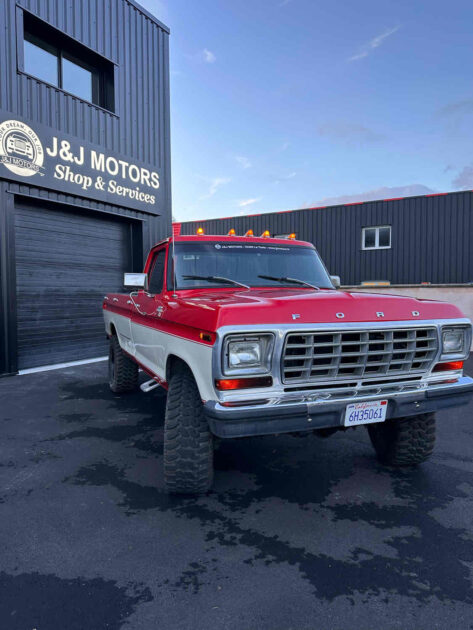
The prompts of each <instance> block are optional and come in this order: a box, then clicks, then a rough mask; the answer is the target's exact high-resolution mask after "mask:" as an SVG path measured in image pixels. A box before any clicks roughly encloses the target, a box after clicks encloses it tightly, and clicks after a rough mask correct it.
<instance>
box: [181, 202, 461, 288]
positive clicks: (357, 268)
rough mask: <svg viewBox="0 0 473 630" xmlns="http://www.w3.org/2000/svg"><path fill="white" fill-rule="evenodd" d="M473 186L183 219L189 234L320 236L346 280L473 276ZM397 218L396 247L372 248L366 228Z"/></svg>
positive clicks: (331, 264) (448, 280)
mask: <svg viewBox="0 0 473 630" xmlns="http://www.w3.org/2000/svg"><path fill="white" fill-rule="evenodd" d="M472 202H473V197H472V192H471V191H465V192H456V193H448V194H442V195H429V196H424V197H406V198H404V199H393V200H381V201H369V202H365V203H360V204H352V205H345V206H331V207H325V208H314V209H304V210H292V211H288V212H276V213H268V214H260V215H253V216H251V215H249V216H243V217H241V216H237V217H233V218H225V219H211V220H208V221H200V222H199V221H192V222H187V223H182V227H181V230H182V231H181V233H182V234H194V233H195V230H196V229H197V227H198V226H203V227H204V229H205V232H206V233H207V234H226V233H227V232H228V230H229V229H230V228H232V227H233V228H235V230H236V231H237V233H238V234H244V233H245V232H246V230H248V229H250V228H251V229H252V230H253V231H254V233H255V234H260V233H262V232H263V231H264V230H266V229H268V230H270V231H271V233H272V234H283V233H290V232H296V234H297V238H299V239H302V240H305V241H310V242H312V243H314V245H315V246H316V248H317V249H318V251H319V252H320V254H321V256H322V258H323V259H324V261H325V263H326V265H327V267H328V269H329V270H330V272H331V273H333V274H337V275H340V277H341V279H342V283H343V284H359V283H360V282H362V281H365V280H389V281H390V282H391V283H392V284H418V283H421V282H431V283H432V284H444V283H445V284H455V283H469V282H473V247H472V245H471V242H472V240H473V203H472ZM378 225H391V227H392V247H391V249H384V250H368V251H366V250H365V251H364V250H362V247H361V233H362V228H363V227H367V226H378Z"/></svg>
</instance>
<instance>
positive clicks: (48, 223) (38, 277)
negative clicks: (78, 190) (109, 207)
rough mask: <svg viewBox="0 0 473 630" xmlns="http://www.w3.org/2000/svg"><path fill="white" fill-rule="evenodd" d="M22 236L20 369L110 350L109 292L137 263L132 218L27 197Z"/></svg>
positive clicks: (19, 221)
mask: <svg viewBox="0 0 473 630" xmlns="http://www.w3.org/2000/svg"><path fill="white" fill-rule="evenodd" d="M15 236H16V238H15V244H16V261H17V262H16V278H17V280H16V281H17V319H18V363H19V369H24V368H31V367H37V366H42V365H53V364H55V363H64V362H67V361H77V360H81V359H88V358H93V357H99V356H104V355H105V354H106V353H107V343H106V340H105V337H104V335H105V333H104V326H103V319H102V308H101V305H102V299H103V296H104V294H105V293H107V292H109V291H112V292H113V291H115V292H116V291H121V290H123V272H124V271H129V270H130V269H131V225H130V223H128V222H124V221H120V220H116V219H114V218H108V217H107V218H104V216H103V215H98V214H92V213H78V212H76V211H75V210H74V209H71V211H69V210H56V209H54V208H43V207H37V206H26V205H22V206H17V207H16V213H15Z"/></svg>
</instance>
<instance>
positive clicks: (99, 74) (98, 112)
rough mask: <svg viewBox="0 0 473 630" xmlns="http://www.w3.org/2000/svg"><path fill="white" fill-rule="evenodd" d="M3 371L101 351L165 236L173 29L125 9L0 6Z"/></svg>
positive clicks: (21, 0)
mask: <svg viewBox="0 0 473 630" xmlns="http://www.w3.org/2000/svg"><path fill="white" fill-rule="evenodd" d="M0 32H1V33H2V37H1V38H0V374H2V373H3V374H6V373H15V372H16V371H18V370H22V369H26V368H32V367H35V366H43V365H51V364H57V363H62V362H70V361H75V360H82V359H88V358H93V357H99V356H102V355H104V354H105V353H106V346H105V339H104V334H103V323H102V316H101V301H102V296H103V295H104V293H106V292H108V291H117V290H120V289H121V288H122V279H123V272H124V271H129V270H132V271H139V270H141V268H142V264H143V257H144V255H145V254H146V253H147V251H148V249H149V247H150V246H151V245H152V244H153V243H155V242H157V241H158V240H160V239H161V238H163V237H165V236H167V235H168V234H170V232H171V189H170V183H171V182H170V138H169V59H168V39H169V31H168V29H167V28H166V27H165V26H164V25H163V24H161V23H160V22H159V21H158V20H157V19H156V18H155V17H153V16H152V15H150V14H149V13H148V12H146V11H145V10H144V9H143V8H141V7H140V6H139V5H138V4H137V3H136V2H134V0H80V2H63V1H62V0H61V1H60V2H57V0H41V2H38V1H37V0H2V2H0Z"/></svg>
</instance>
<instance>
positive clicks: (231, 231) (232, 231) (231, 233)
mask: <svg viewBox="0 0 473 630" xmlns="http://www.w3.org/2000/svg"><path fill="white" fill-rule="evenodd" d="M235 234H236V232H235V230H234V229H233V228H231V230H228V234H227V236H235Z"/></svg>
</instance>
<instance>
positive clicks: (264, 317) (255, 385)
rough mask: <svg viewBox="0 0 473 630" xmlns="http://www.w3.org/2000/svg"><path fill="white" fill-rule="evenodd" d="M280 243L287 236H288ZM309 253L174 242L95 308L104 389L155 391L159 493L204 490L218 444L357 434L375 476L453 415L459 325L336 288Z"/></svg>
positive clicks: (463, 344)
mask: <svg viewBox="0 0 473 630" xmlns="http://www.w3.org/2000/svg"><path fill="white" fill-rule="evenodd" d="M291 236H292V237H294V236H295V235H291ZM337 280H338V279H337V278H336V277H331V276H329V274H328V272H327V270H326V268H325V266H324V264H323V263H322V261H321V259H320V257H319V255H318V253H317V251H316V250H315V248H314V247H313V245H312V244H311V243H305V242H302V241H296V240H295V238H293V239H291V238H288V239H275V238H270V237H269V234H268V233H264V234H263V235H262V236H261V237H255V236H253V235H252V233H247V234H246V235H245V236H236V235H234V234H232V235H229V236H206V235H203V234H199V235H195V236H177V237H174V239H167V240H165V241H163V242H162V243H159V244H158V245H156V246H155V247H153V249H152V250H151V251H150V253H149V256H148V259H147V261H146V265H145V269H144V273H143V274H125V285H126V286H128V287H132V288H133V291H132V292H131V293H129V294H110V295H107V296H106V297H105V299H104V302H103V309H104V311H103V312H104V317H105V328H106V332H107V335H108V337H109V339H110V359H109V374H110V387H111V389H112V391H113V392H117V393H122V392H126V391H131V390H133V389H135V388H136V387H137V386H138V369H139V368H141V369H142V370H143V371H144V372H146V373H147V374H148V375H149V376H150V377H151V380H150V381H148V382H146V383H144V384H143V385H142V386H141V388H142V389H143V391H149V390H150V389H152V388H153V387H155V386H157V385H158V384H159V385H161V386H162V387H164V388H165V389H167V390H168V394H167V403H166V417H165V432H164V473H165V483H166V488H167V490H168V491H169V492H173V493H199V492H205V491H207V490H208V489H209V488H210V486H211V484H212V479H213V441H214V436H217V437H218V438H232V437H244V436H254V435H265V434H277V433H297V434H300V433H301V432H305V433H307V434H309V432H314V431H315V432H317V433H318V434H319V435H322V436H325V435H329V434H330V433H332V432H335V431H338V430H345V429H347V428H349V427H357V426H359V425H363V424H364V425H366V426H367V428H368V431H369V435H370V438H371V441H372V443H373V446H374V448H375V450H376V453H377V455H378V458H379V459H380V460H381V461H382V462H384V463H386V464H388V465H414V464H418V463H420V462H423V461H424V460H426V459H427V458H428V457H429V455H430V454H431V452H432V449H433V446H434V441H435V416H434V413H435V412H436V411H438V410H441V409H444V408H446V407H454V406H461V405H464V404H466V403H467V402H468V401H469V399H470V397H471V395H472V393H473V379H471V378H469V377H467V376H464V375H463V362H464V360H465V359H467V358H468V354H469V349H470V346H471V334H472V333H471V323H470V321H469V320H468V319H467V318H465V317H464V315H463V314H462V313H461V311H460V310H459V309H458V308H457V307H456V306H454V305H452V304H446V303H443V302H436V301H429V300H417V299H413V298H407V297H398V296H393V295H381V294H366V293H356V292H345V291H342V290H340V289H337V288H336V286H337V285H339V282H338V283H337Z"/></svg>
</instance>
